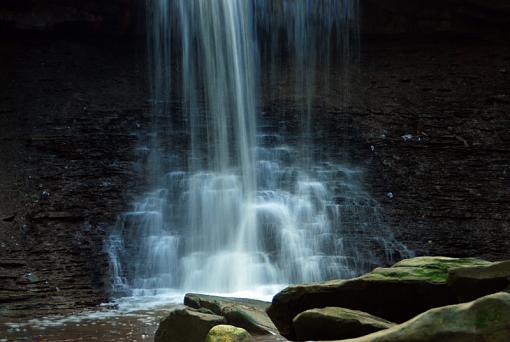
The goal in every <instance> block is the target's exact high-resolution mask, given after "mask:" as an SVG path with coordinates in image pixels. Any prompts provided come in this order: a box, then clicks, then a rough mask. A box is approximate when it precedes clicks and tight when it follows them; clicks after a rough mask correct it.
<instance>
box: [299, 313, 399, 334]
mask: <svg viewBox="0 0 510 342" xmlns="http://www.w3.org/2000/svg"><path fill="white" fill-rule="evenodd" d="M293 323H294V331H295V332H296V337H297V339H298V340H299V341H317V340H335V339H346V338H354V337H360V336H364V335H368V334H371V333H373V332H376V331H379V330H384V329H388V328H391V327H392V326H394V325H395V324H394V323H391V322H388V321H386V320H384V319H382V318H379V317H375V316H372V315H370V314H368V313H366V312H362V311H357V310H349V309H344V308H336V307H327V308H323V309H311V310H307V311H305V312H302V313H300V314H299V315H297V316H296V317H295V318H294V319H293Z"/></svg>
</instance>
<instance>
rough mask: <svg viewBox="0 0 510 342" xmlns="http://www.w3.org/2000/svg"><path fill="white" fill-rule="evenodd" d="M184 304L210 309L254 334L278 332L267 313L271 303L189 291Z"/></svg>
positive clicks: (230, 322) (229, 322)
mask: <svg viewBox="0 0 510 342" xmlns="http://www.w3.org/2000/svg"><path fill="white" fill-rule="evenodd" d="M184 304H185V305H187V306H189V307H192V308H196V309H200V308H204V309H208V310H211V311H212V312H214V313H215V314H217V315H220V316H223V317H225V319H226V321H227V323H228V324H231V325H234V326H236V327H240V328H243V329H246V330H247V331H248V332H250V333H251V334H254V335H267V334H276V333H277V332H278V329H276V327H275V325H274V323H273V322H272V321H271V319H270V318H269V316H268V315H267V313H266V310H267V308H268V307H269V305H270V303H267V302H263V301H259V300H254V299H245V298H226V297H218V296H209V295H202V294H195V293H188V294H187V295H186V296H185V297H184Z"/></svg>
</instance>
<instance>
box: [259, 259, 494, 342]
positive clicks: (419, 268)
mask: <svg viewBox="0 0 510 342" xmlns="http://www.w3.org/2000/svg"><path fill="white" fill-rule="evenodd" d="M488 264H490V263H489V262H487V261H484V260H480V259H473V258H464V259H456V258H445V257H421V258H414V259H409V260H403V261H401V262H399V263H397V264H395V265H394V266H392V267H389V268H377V269H375V270H374V271H372V272H370V273H367V274H365V275H363V276H361V277H359V278H354V279H348V280H333V281H328V282H323V283H316V284H309V285H298V286H291V287H288V288H286V289H284V290H283V291H281V292H280V293H278V294H277V295H276V296H275V297H274V298H273V302H272V304H271V306H270V307H269V309H268V311H267V312H268V314H269V316H270V317H271V319H272V320H273V322H274V323H275V325H276V327H277V328H278V330H279V331H280V333H281V334H282V335H283V336H285V337H287V338H288V339H295V338H296V334H295V332H294V329H293V325H292V319H293V318H294V317H296V316H297V315H298V314H299V313H301V312H303V311H306V310H309V309H314V308H324V307H328V306H335V307H343V308H347V309H352V310H360V311H364V312H368V313H370V314H372V315H375V316H377V317H381V318H383V319H386V320H388V321H392V322H397V323H402V322H404V321H406V320H409V319H411V318H413V317H414V316H416V315H418V314H420V313H422V312H424V311H427V310H429V309H431V308H435V307H440V306H445V305H450V304H457V303H458V299H457V296H456V295H455V294H454V293H453V292H452V290H451V289H450V288H449V287H448V284H447V279H448V271H449V270H450V269H453V268H457V267H471V266H483V265H488Z"/></svg>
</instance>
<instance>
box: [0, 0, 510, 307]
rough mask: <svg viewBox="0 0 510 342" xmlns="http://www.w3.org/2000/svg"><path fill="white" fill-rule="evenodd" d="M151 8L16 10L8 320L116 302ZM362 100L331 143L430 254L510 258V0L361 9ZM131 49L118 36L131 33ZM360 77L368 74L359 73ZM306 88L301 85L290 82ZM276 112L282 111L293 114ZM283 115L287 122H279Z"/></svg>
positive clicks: (3, 112) (357, 81) (4, 264)
mask: <svg viewBox="0 0 510 342" xmlns="http://www.w3.org/2000/svg"><path fill="white" fill-rule="evenodd" d="M139 5H140V4H139V2H135V1H128V0H118V1H113V0H112V1H87V2H83V1H75V2H73V1H57V0H55V1H44V2H41V1H37V4H35V2H32V1H28V0H27V1H25V0H24V1H6V2H3V3H2V5H1V6H0V25H1V26H2V27H3V28H8V30H5V31H4V34H3V35H2V44H1V45H0V49H1V53H0V59H1V63H0V79H2V82H1V83H0V127H1V130H0V141H1V144H0V241H1V244H0V275H1V277H2V282H1V284H0V303H2V311H0V314H6V315H7V314H20V313H29V314H31V310H37V313H39V314H44V312H45V311H48V312H54V311H60V312H61V311H63V310H67V309H75V308H77V307H83V306H89V305H94V304H97V303H99V302H101V301H103V300H104V299H105V298H106V296H107V274H108V264H107V256H106V254H105V252H104V250H103V244H102V242H103V241H104V237H105V236H106V235H107V233H108V231H109V230H110V229H111V227H112V226H113V224H114V222H115V219H116V216H117V215H118V213H120V212H122V211H124V210H126V209H129V208H130V205H131V203H132V200H133V196H135V195H136V194H138V193H141V192H142V191H143V190H144V186H145V181H144V178H143V155H140V154H137V153H136V147H137V146H140V145H141V144H143V143H144V141H145V139H146V135H147V133H148V127H149V125H150V124H149V121H150V119H149V115H148V105H147V91H146V86H145V85H146V80H145V75H146V71H145V70H144V65H145V53H144V49H145V48H144V44H143V30H142V29H141V28H142V27H143V11H142V12H140V8H139ZM361 7H362V8H361V9H362V44H361V50H360V61H359V65H358V67H356V68H354V69H355V70H353V73H354V77H353V82H352V83H351V84H350V87H351V96H350V98H349V102H348V103H347V104H346V105H345V104H344V105H343V106H339V105H338V101H336V100H335V99H337V98H339V94H342V93H344V92H343V89H341V87H340V84H341V82H340V81H339V80H340V78H341V77H342V76H341V75H340V74H338V75H336V76H335V75H333V78H335V77H336V78H337V81H338V82H333V83H334V84H337V85H338V86H334V87H333V88H332V93H331V94H330V96H329V97H327V99H326V100H324V101H323V102H322V105H321V110H320V112H321V113H322V114H319V115H317V120H315V121H316V127H315V129H316V133H317V136H320V135H321V133H322V132H325V133H327V134H325V136H328V139H329V141H325V143H326V144H327V143H329V144H330V145H332V146H335V145H338V146H339V148H341V149H343V150H346V151H348V153H347V154H349V155H350V157H351V158H352V160H353V162H354V163H356V164H357V165H361V166H362V167H364V168H365V169H366V184H367V187H368V188H369V190H370V191H371V192H372V194H373V195H374V196H375V197H376V198H377V199H378V200H379V201H380V202H381V203H382V206H383V209H384V213H385V216H386V219H387V220H388V223H389V224H390V225H391V227H393V229H394V231H395V233H396V235H397V236H398V237H399V238H400V239H401V240H403V241H404V242H405V243H407V244H408V245H409V247H411V248H412V249H414V250H415V251H416V252H417V253H418V254H443V255H451V256H465V255H470V256H471V255H473V256H481V257H485V258H488V259H503V258H508V257H510V254H509V253H510V252H509V251H510V141H509V137H508V134H509V132H510V77H509V75H510V46H509V44H508V40H507V34H508V32H510V30H508V29H506V30H505V27H506V26H508V23H509V22H510V20H509V18H510V16H509V8H508V7H509V6H508V5H506V4H505V2H504V1H496V0H493V1H476V0H472V1H453V0H450V1H439V0H438V1H413V2H410V1H403V0H399V1H397V0H391V1H390V0H386V1H375V0H374V1H372V0H362V1H361ZM120 36H122V37H124V38H125V39H122V40H119V39H118V37H120ZM358 69H359V71H358ZM282 87H283V88H285V87H288V89H291V88H292V84H283V85H282ZM266 106H267V107H268V108H269V109H272V110H273V111H274V113H278V110H279V107H281V104H280V103H276V102H275V103H267V104H266ZM275 115H276V114H275Z"/></svg>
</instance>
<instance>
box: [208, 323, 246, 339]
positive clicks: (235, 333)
mask: <svg viewBox="0 0 510 342" xmlns="http://www.w3.org/2000/svg"><path fill="white" fill-rule="evenodd" d="M205 341H206V342H250V341H252V337H251V335H250V334H249V333H248V332H247V331H246V330H244V329H242V328H238V327H234V326H232V325H217V326H215V327H213V328H212V329H211V330H210V331H209V333H208V334H207V338H206V340H205Z"/></svg>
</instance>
